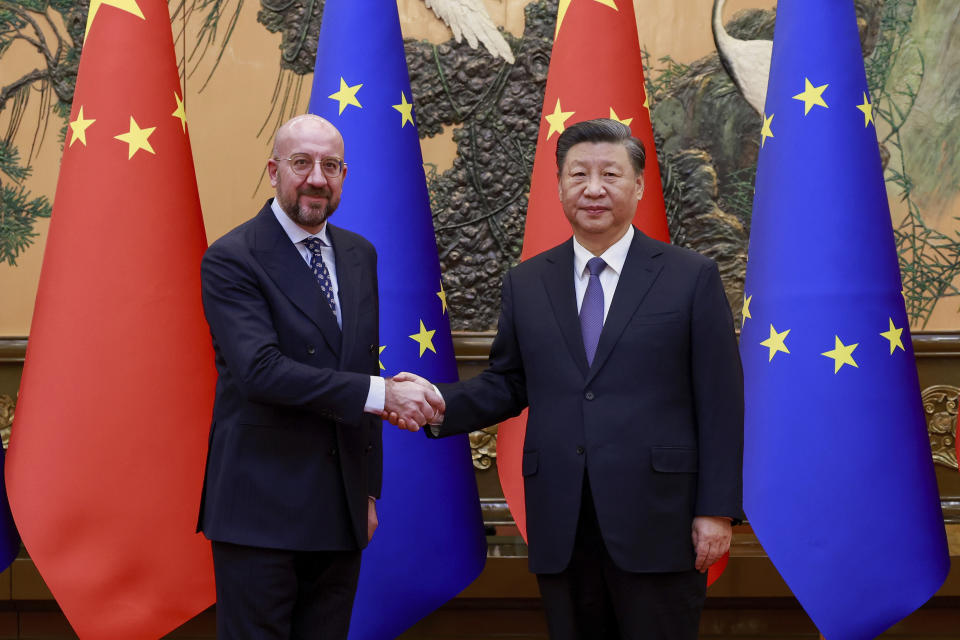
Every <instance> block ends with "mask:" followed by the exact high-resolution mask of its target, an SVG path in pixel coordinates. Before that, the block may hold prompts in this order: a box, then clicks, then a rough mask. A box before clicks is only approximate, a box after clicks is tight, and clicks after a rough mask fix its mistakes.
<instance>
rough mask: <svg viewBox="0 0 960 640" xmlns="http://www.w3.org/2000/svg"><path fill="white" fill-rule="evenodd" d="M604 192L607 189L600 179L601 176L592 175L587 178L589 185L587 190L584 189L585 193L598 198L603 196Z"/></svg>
mask: <svg viewBox="0 0 960 640" xmlns="http://www.w3.org/2000/svg"><path fill="white" fill-rule="evenodd" d="M604 192H605V189H604V186H603V180H601V179H600V176H599V175H597V174H592V175H590V176H589V177H588V178H587V184H586V188H585V189H584V193H586V195H588V196H591V197H594V198H598V197H600V196H602V195H603V194H604Z"/></svg>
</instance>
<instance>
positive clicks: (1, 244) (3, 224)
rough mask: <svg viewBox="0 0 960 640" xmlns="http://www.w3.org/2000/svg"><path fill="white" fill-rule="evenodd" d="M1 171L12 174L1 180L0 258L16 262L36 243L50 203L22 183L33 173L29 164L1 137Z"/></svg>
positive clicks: (14, 263) (11, 264) (13, 264)
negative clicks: (39, 223) (37, 226)
mask: <svg viewBox="0 0 960 640" xmlns="http://www.w3.org/2000/svg"><path fill="white" fill-rule="evenodd" d="M0 172H3V174H4V175H6V176H7V178H9V181H5V182H4V183H2V184H0V262H6V263H7V264H9V265H10V266H16V264H17V257H18V256H19V255H20V253H21V252H22V251H23V250H24V249H26V248H27V247H29V246H30V245H31V244H33V238H34V237H36V235H37V234H36V232H35V231H34V230H33V227H34V224H35V223H36V221H37V220H38V219H39V218H48V217H50V203H49V202H48V201H47V199H46V198H45V197H44V196H39V197H33V196H32V195H31V194H30V193H29V192H28V191H27V190H26V189H24V188H23V186H22V185H21V184H19V183H20V182H21V181H23V180H24V179H26V178H27V177H28V176H29V175H30V167H29V166H27V165H24V164H22V163H21V162H20V157H19V153H18V152H17V150H16V148H14V147H13V146H12V145H11V144H10V143H8V142H4V141H0Z"/></svg>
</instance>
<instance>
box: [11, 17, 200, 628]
mask: <svg viewBox="0 0 960 640" xmlns="http://www.w3.org/2000/svg"><path fill="white" fill-rule="evenodd" d="M205 248H206V237H205V233H204V228H203V220H202V217H201V212H200V201H199V197H198V195H197V187H196V178H195V176H194V170H193V159H192V155H191V151H190V142H189V138H188V134H187V124H186V115H185V111H184V105H183V95H182V92H181V89H180V82H179V77H178V74H177V64H176V60H175V57H174V50H173V37H172V34H171V29H170V15H169V12H168V9H167V4H166V2H162V1H160V0H125V1H123V2H111V3H107V2H104V3H100V2H93V3H91V8H90V16H89V18H88V22H87V35H86V40H85V43H84V47H83V52H82V55H81V58H80V67H79V74H78V79H77V85H76V92H75V94H74V99H73V108H72V112H71V115H70V118H69V127H68V128H67V133H66V140H65V144H64V153H63V160H62V163H61V168H60V177H59V181H58V184H57V191H56V197H55V201H54V206H53V215H52V218H51V222H50V232H49V237H48V240H47V244H46V250H45V254H44V260H43V267H42V270H41V274H40V284H39V288H38V292H37V299H36V306H35V310H34V316H33V323H32V325H31V330H30V340H29V344H28V347H27V355H26V362H25V365H24V370H23V378H22V381H21V387H20V398H19V404H18V406H17V412H16V418H15V422H14V426H13V431H12V436H11V444H10V450H9V453H8V457H7V468H6V480H7V485H8V490H9V496H10V503H11V508H12V510H13V515H14V518H15V519H16V522H17V525H18V527H19V528H20V531H21V533H22V535H23V540H24V544H25V545H26V548H27V551H28V552H29V554H30V556H31V558H32V559H33V561H34V563H35V564H36V567H37V569H38V570H39V571H40V574H41V576H43V579H44V581H45V582H46V584H47V586H48V587H49V588H50V590H51V591H52V592H53V595H54V597H55V598H56V600H57V602H58V603H59V605H60V607H61V608H62V609H63V612H64V614H65V615H66V616H67V619H68V620H69V621H70V624H71V625H72V626H73V628H74V630H75V631H76V632H77V635H78V636H79V637H81V638H97V639H98V640H110V639H114V638H115V639H117V640H128V639H129V638H147V637H159V636H161V635H164V634H165V633H167V632H169V631H171V630H172V629H174V628H176V627H178V626H180V625H181V624H183V623H184V622H186V621H187V620H188V619H190V618H191V617H193V616H194V615H196V614H197V613H199V612H200V611H202V610H203V609H205V608H206V607H208V606H210V605H211V604H213V601H214V597H215V596H214V583H213V564H212V559H211V554H210V545H209V543H208V542H207V541H206V540H205V539H204V538H203V537H202V536H200V535H199V534H197V533H195V531H196V524H197V512H198V507H199V503H200V489H201V485H202V482H203V467H204V461H205V457H206V450H207V437H208V434H209V430H210V416H211V409H212V405H213V391H214V384H215V380H216V371H215V369H214V366H213V349H212V347H211V342H210V334H209V331H208V330H207V326H206V323H205V321H204V317H203V310H202V307H201V302H200V259H201V256H202V255H203V252H204V250H205Z"/></svg>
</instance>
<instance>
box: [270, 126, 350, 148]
mask: <svg viewBox="0 0 960 640" xmlns="http://www.w3.org/2000/svg"><path fill="white" fill-rule="evenodd" d="M277 149H278V151H279V152H280V154H281V155H289V154H293V153H308V154H311V155H336V156H340V157H343V138H341V137H340V134H339V132H337V130H336V129H335V128H333V126H332V125H330V124H327V123H325V122H320V121H317V120H303V121H299V122H294V123H292V124H291V126H290V127H288V128H287V129H284V130H281V131H280V132H279V133H278V134H277Z"/></svg>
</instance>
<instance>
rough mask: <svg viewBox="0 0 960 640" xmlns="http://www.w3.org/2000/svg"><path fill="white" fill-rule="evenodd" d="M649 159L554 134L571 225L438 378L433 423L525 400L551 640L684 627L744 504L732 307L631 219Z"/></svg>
mask: <svg viewBox="0 0 960 640" xmlns="http://www.w3.org/2000/svg"><path fill="white" fill-rule="evenodd" d="M643 166H644V149H643V144H642V142H640V141H639V140H637V139H635V138H633V137H632V136H631V133H630V129H629V127H627V126H625V125H622V124H620V123H619V122H616V121H613V120H605V119H604V120H593V121H588V122H582V123H579V124H576V125H573V126H571V127H569V128H568V129H566V131H564V132H563V134H562V135H561V136H560V137H559V139H558V141H557V167H558V178H559V187H558V191H559V195H560V202H561V204H562V207H563V211H564V213H565V214H566V217H567V219H568V220H569V222H570V225H571V227H572V228H573V238H572V239H571V240H569V241H567V242H565V243H563V244H562V245H560V246H558V247H555V248H553V249H551V250H549V251H546V252H544V253H542V254H540V255H537V256H535V257H533V258H531V259H529V260H527V261H525V262H523V263H522V264H520V265H518V266H517V267H515V268H513V269H511V270H510V271H509V272H508V273H507V274H506V276H505V277H504V282H503V305H502V310H501V315H500V321H499V326H498V330H497V336H496V339H495V340H494V342H493V347H492V349H491V353H490V367H489V368H488V369H487V370H486V371H484V372H483V373H481V374H480V375H479V376H477V377H476V378H473V379H471V380H468V381H466V382H462V383H457V384H441V385H438V387H439V390H440V392H441V394H442V395H443V398H444V400H445V401H446V413H445V416H444V418H443V421H442V423H441V424H439V425H437V426H433V427H431V428H430V429H428V431H427V433H428V435H430V436H431V437H437V436H446V435H450V434H454V433H460V432H464V431H471V430H474V429H478V428H481V427H484V426H487V425H490V424H493V423H496V422H499V421H501V420H504V419H506V418H507V417H510V416H514V415H517V414H518V413H520V412H521V411H522V410H523V409H524V408H525V407H527V406H529V409H530V411H529V417H528V419H527V431H526V440H525V442H524V446H523V460H522V472H523V476H524V487H525V491H526V513H527V533H528V542H529V559H530V570H531V571H532V572H534V573H536V574H537V579H538V582H539V585H540V591H541V594H542V597H543V602H544V607H545V609H546V612H547V621H548V625H549V629H550V636H551V638H553V639H554V640H561V639H562V640H566V639H580V640H585V639H594V638H604V639H606V638H611V639H613V638H622V639H639V638H644V639H653V638H655V639H659V640H685V639H691V640H692V639H693V638H696V636H697V629H698V624H699V618H700V611H701V608H702V606H703V601H704V597H705V589H706V577H705V575H704V573H703V572H705V571H706V569H707V568H708V567H709V566H710V565H711V564H712V563H713V562H715V561H716V560H717V559H718V558H720V557H721V556H722V555H723V554H724V553H725V552H726V551H727V549H728V548H729V544H730V537H731V522H732V521H733V520H737V519H739V518H740V517H741V516H742V510H741V479H740V478H741V459H742V442H743V390H742V373H741V369H740V360H739V355H738V351H737V344H736V338H735V335H734V327H733V320H732V318H731V314H730V308H729V306H728V303H727V299H726V296H725V294H724V291H723V286H722V284H721V281H720V274H719V272H718V270H717V266H716V264H715V263H714V262H713V261H712V260H709V259H708V258H705V257H703V256H700V255H699V254H697V253H694V252H692V251H689V250H686V249H682V248H679V247H675V246H671V245H668V244H664V243H662V242H658V241H656V240H653V239H651V238H648V237H647V236H645V235H644V234H643V233H641V232H640V231H638V230H636V229H635V228H634V227H633V226H632V225H631V222H632V220H633V217H634V215H635V213H636V208H637V203H638V201H639V199H640V198H641V196H642V194H643V185H644V182H643ZM397 379H401V376H397ZM402 379H407V380H417V381H419V382H421V383H423V382H424V381H423V380H422V379H417V378H415V377H414V376H412V375H410V374H402ZM391 417H392V418H393V419H396V418H397V416H391ZM398 422H400V423H401V426H407V427H409V426H411V425H409V424H407V423H406V422H405V421H402V420H399V421H398Z"/></svg>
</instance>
